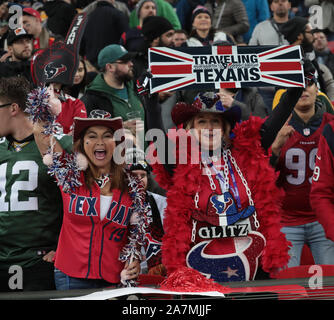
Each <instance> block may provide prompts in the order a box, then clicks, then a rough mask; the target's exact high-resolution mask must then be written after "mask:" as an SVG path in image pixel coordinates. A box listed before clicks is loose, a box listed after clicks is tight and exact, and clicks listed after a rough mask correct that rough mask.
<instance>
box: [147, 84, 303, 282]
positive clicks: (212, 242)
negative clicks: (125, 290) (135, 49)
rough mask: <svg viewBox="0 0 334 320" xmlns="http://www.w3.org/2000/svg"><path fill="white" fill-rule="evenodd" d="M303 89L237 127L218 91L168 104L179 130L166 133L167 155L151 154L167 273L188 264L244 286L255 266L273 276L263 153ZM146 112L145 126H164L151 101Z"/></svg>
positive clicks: (281, 252) (279, 258) (277, 238)
mask: <svg viewBox="0 0 334 320" xmlns="http://www.w3.org/2000/svg"><path fill="white" fill-rule="evenodd" d="M302 91H303V88H289V89H288V90H287V92H286V94H285V96H284V97H282V99H281V101H280V104H279V106H278V109H277V108H276V109H275V110H274V112H273V114H272V115H271V116H270V117H269V118H267V119H265V120H264V119H260V118H258V117H254V116H251V117H250V118H249V119H248V120H246V121H243V122H241V123H240V109H238V107H232V108H229V109H227V108H225V107H224V106H223V105H222V103H221V101H220V99H219V96H218V95H217V94H213V93H207V94H199V95H198V96H197V97H196V98H195V101H194V102H193V103H192V104H191V105H189V104H186V103H178V104H176V105H175V106H174V108H173V110H172V119H173V121H174V123H175V124H176V125H177V126H178V127H179V129H178V130H170V131H169V132H168V139H166V140H165V150H168V152H167V151H165V156H160V155H159V152H158V153H156V152H155V153H153V152H152V153H151V156H152V155H154V159H153V160H154V161H155V162H156V163H153V162H152V159H151V164H152V165H153V168H154V174H155V175H156V180H157V181H158V183H159V184H160V186H161V187H163V188H164V189H165V190H167V208H166V211H165V219H164V232H165V235H164V237H163V245H162V262H163V264H164V265H165V267H166V268H167V273H168V275H171V273H174V275H175V273H177V272H178V271H180V270H184V267H189V268H192V269H195V270H197V271H199V272H200V273H201V274H203V275H205V276H206V277H208V278H211V279H213V280H214V281H217V282H227V281H245V280H246V281H247V280H253V279H255V277H256V274H257V272H258V266H260V268H261V269H262V270H263V271H264V272H266V273H269V274H270V275H271V276H273V275H274V274H275V273H276V272H277V271H279V270H280V269H282V268H284V267H285V266H286V265H287V263H288V261H289V255H288V249H289V242H288V241H287V240H286V238H285V236H284V234H283V233H282V232H281V231H280V229H281V225H280V208H279V200H278V197H279V194H280V191H279V189H278V188H277V187H276V185H275V181H276V174H275V172H274V169H273V168H271V167H270V165H269V153H268V149H269V148H270V146H271V144H272V142H273V140H274V139H275V136H276V134H277V132H278V131H279V129H280V128H281V127H282V126H283V124H284V122H285V121H286V120H287V118H288V116H289V115H290V113H291V111H292V110H293V108H294V106H295V104H296V102H297V101H298V99H299V97H300V95H301V93H302ZM145 107H146V115H147V124H148V128H149V129H152V128H159V129H163V125H162V120H161V108H160V105H159V104H158V99H157V96H156V95H152V96H148V97H146V98H145ZM230 132H231V133H230ZM171 145H172V146H173V152H174V157H175V158H174V160H175V161H172V162H173V164H171V163H170V162H171V161H170V159H171V157H170V153H171V149H170V148H171ZM167 148H168V149H167ZM159 149H161V146H157V150H159ZM168 154H169V155H168ZM159 156H160V157H159ZM157 159H158V161H156V160H157ZM168 159H169V163H168Z"/></svg>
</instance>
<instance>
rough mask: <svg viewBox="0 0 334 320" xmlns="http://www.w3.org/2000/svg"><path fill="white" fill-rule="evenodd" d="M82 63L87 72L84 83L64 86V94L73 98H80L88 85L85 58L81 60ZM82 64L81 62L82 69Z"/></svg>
mask: <svg viewBox="0 0 334 320" xmlns="http://www.w3.org/2000/svg"><path fill="white" fill-rule="evenodd" d="M80 62H82V63H83V66H84V72H85V74H84V77H83V79H82V81H81V82H80V83H78V84H73V85H72V86H63V87H62V90H63V91H64V93H67V94H69V95H70V96H72V97H73V98H78V97H79V93H80V91H83V90H84V89H85V87H86V85H87V84H88V83H87V67H86V63H85V60H84V59H83V58H80ZM80 62H79V65H78V68H79V67H80Z"/></svg>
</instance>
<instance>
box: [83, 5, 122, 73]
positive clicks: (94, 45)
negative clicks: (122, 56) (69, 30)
mask: <svg viewBox="0 0 334 320" xmlns="http://www.w3.org/2000/svg"><path fill="white" fill-rule="evenodd" d="M127 30H128V18H127V17H126V15H125V14H124V13H123V12H121V11H119V10H117V9H116V8H115V7H114V6H113V5H112V4H111V3H109V2H106V1H100V2H98V3H97V6H96V9H95V10H94V11H93V12H91V13H90V14H89V15H88V21H87V25H86V28H85V32H84V34H83V37H82V41H81V47H80V53H81V55H82V56H85V57H86V58H87V59H88V60H89V61H90V62H91V63H92V64H93V65H94V66H97V56H98V54H99V52H100V51H101V50H102V49H103V48H104V47H105V46H107V45H109V44H113V43H116V44H118V43H119V39H120V38H121V35H122V33H123V32H125V31H127Z"/></svg>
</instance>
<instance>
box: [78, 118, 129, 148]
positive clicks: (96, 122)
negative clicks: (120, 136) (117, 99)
mask: <svg viewBox="0 0 334 320" xmlns="http://www.w3.org/2000/svg"><path fill="white" fill-rule="evenodd" d="M93 126H103V127H107V128H110V129H112V130H113V131H114V132H115V131H117V130H119V129H123V120H122V118H121V117H116V118H79V117H75V118H74V129H73V142H75V141H77V140H78V139H79V138H80V135H81V133H82V132H83V131H84V130H85V129H87V128H89V127H93Z"/></svg>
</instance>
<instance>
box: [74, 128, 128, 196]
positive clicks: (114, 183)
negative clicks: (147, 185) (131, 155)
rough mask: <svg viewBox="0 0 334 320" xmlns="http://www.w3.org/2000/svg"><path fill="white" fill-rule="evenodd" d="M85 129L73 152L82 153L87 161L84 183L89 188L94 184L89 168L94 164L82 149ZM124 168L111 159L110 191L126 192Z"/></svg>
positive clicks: (92, 174) (92, 173)
mask: <svg viewBox="0 0 334 320" xmlns="http://www.w3.org/2000/svg"><path fill="white" fill-rule="evenodd" d="M87 129H88V128H87ZM87 129H85V130H84V131H83V132H82V133H81V135H80V138H79V139H78V140H77V141H76V143H75V144H74V145H73V150H74V151H76V152H80V153H82V154H83V155H84V156H85V157H86V158H87V160H88V163H89V166H88V168H87V169H86V170H85V171H84V175H85V183H86V185H87V187H88V188H91V187H92V185H93V183H94V182H95V176H94V172H93V170H92V168H91V167H94V164H93V163H92V162H91V161H90V160H89V158H88V157H87V154H86V152H85V148H84V137H85V134H86V131H87ZM124 167H125V163H124V164H117V163H116V162H115V161H114V157H113V158H112V159H111V172H109V173H110V177H111V186H110V190H112V189H119V190H121V191H127V190H128V183H127V177H126V175H125V171H124Z"/></svg>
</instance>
